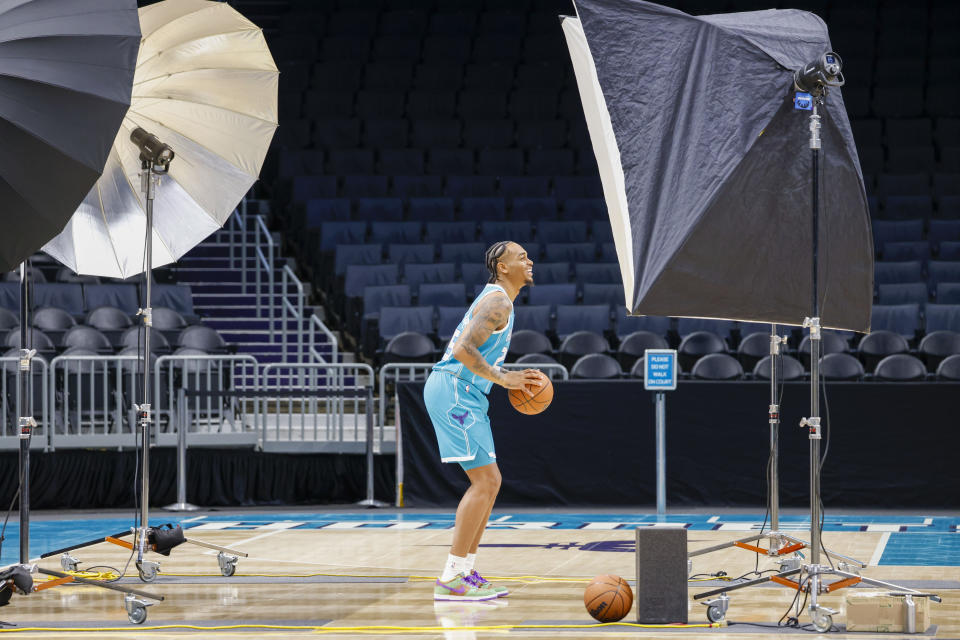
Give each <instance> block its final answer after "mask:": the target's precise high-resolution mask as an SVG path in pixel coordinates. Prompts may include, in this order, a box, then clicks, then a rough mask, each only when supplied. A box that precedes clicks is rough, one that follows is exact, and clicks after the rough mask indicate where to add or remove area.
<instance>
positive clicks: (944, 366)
mask: <svg viewBox="0 0 960 640" xmlns="http://www.w3.org/2000/svg"><path fill="white" fill-rule="evenodd" d="M937 380H951V381H960V355H953V356H949V357H948V358H945V359H944V360H943V362H941V363H940V366H938V367H937Z"/></svg>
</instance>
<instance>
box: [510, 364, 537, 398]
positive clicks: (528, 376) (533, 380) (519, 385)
mask: <svg viewBox="0 0 960 640" xmlns="http://www.w3.org/2000/svg"><path fill="white" fill-rule="evenodd" d="M500 384H501V385H502V386H503V387H505V388H507V389H520V390H522V391H523V392H524V393H525V394H527V395H528V396H531V397H533V391H531V390H530V387H536V388H537V389H539V388H540V387H542V386H543V374H542V373H540V372H539V371H538V370H537V369H524V370H523V371H504V372H503V377H502V378H501V382H500Z"/></svg>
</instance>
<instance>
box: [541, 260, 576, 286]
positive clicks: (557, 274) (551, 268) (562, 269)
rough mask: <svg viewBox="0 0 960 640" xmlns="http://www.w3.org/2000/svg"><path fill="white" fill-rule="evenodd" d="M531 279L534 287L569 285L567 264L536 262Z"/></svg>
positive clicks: (568, 267) (568, 265)
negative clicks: (534, 284) (534, 283)
mask: <svg viewBox="0 0 960 640" xmlns="http://www.w3.org/2000/svg"><path fill="white" fill-rule="evenodd" d="M533 279H534V282H536V286H540V285H544V284H569V282H570V263H569V262H538V263H537V264H535V265H534V266H533Z"/></svg>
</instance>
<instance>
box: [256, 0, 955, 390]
mask: <svg viewBox="0 0 960 640" xmlns="http://www.w3.org/2000/svg"><path fill="white" fill-rule="evenodd" d="M665 4H668V5H673V6H676V7H677V8H680V9H682V10H685V11H688V12H691V13H713V12H718V11H732V10H747V9H753V8H755V7H753V6H752V5H750V6H746V5H745V3H744V2H736V1H734V2H724V3H720V4H719V5H718V4H717V3H703V2H694V1H692V0H688V1H684V0H680V1H679V2H666V3H665ZM764 6H765V7H766V5H764ZM771 6H772V4H771ZM789 6H790V7H791V8H804V9H807V10H811V11H814V12H816V13H818V14H820V15H821V16H822V17H823V18H824V19H825V20H826V22H827V24H828V26H829V27H830V29H831V38H832V41H833V43H834V45H835V47H836V49H837V51H838V52H840V53H841V55H843V56H844V59H845V61H846V66H845V75H846V78H847V84H846V86H845V87H844V88H843V98H844V102H845V104H846V106H847V110H848V113H849V116H850V118H851V124H852V127H853V131H854V136H855V139H856V141H857V144H858V151H859V155H860V161H861V165H862V169H863V174H864V182H865V187H866V191H867V196H868V202H869V204H870V210H871V215H872V217H873V231H874V238H875V250H876V258H877V262H876V272H875V288H876V291H875V305H876V306H875V309H874V312H873V323H874V329H877V330H889V331H891V332H893V333H896V334H898V335H901V336H903V338H904V339H905V340H906V341H907V344H908V349H909V350H910V353H912V354H914V355H916V354H917V353H918V351H917V350H918V349H919V346H920V343H921V342H922V340H923V339H924V336H925V335H927V334H929V333H932V332H933V331H942V330H946V331H953V332H960V306H957V305H960V91H958V89H957V88H956V84H955V82H954V80H955V75H956V71H957V69H958V68H960V44H958V43H960V40H958V39H957V38H954V37H950V36H949V32H950V30H951V28H953V29H955V28H956V27H957V26H960V12H958V11H957V10H956V8H955V7H954V6H953V5H951V4H950V3H941V2H933V3H931V4H930V5H929V6H927V5H926V4H925V3H924V4H921V5H920V6H918V7H911V8H910V10H909V11H905V10H904V9H903V8H901V7H897V6H890V7H887V6H883V5H880V4H876V3H858V4H856V5H849V4H843V3H840V2H836V1H831V0H801V1H800V2H792V3H789ZM571 12H572V11H571V7H570V5H569V3H568V2H565V1H563V0H516V1H511V2H497V1H495V0H464V1H463V2H456V3H448V2H442V1H440V2H438V1H435V0H404V1H403V2H389V3H387V2H380V1H377V0H365V1H364V2H363V3H360V4H359V5H358V4H355V3H349V2H339V3H336V2H330V3H323V5H317V4H315V3H312V2H302V1H297V0H293V1H291V2H289V10H288V11H287V12H286V13H284V14H283V15H282V16H280V21H281V22H282V24H284V25H289V26H291V28H293V29H294V30H295V33H293V34H291V33H290V32H288V31H281V32H277V33H283V37H282V38H275V39H274V40H273V41H271V46H272V47H274V49H273V50H274V53H275V55H276V58H277V60H278V64H279V66H280V68H281V70H282V71H283V73H282V74H281V91H280V101H281V113H283V114H287V116H288V117H287V119H284V120H283V121H282V122H281V127H280V135H278V137H277V138H276V140H275V141H274V147H273V149H272V150H271V159H272V161H271V162H268V165H269V166H271V167H272V171H273V174H272V175H270V176H269V182H270V184H271V185H272V197H273V200H274V210H275V211H281V212H283V219H282V224H283V225H284V226H285V228H286V229H287V230H288V231H289V232H291V233H290V235H289V237H290V239H291V240H292V241H293V243H294V244H295V245H297V247H296V250H297V252H298V253H299V255H300V257H301V262H302V264H303V265H304V266H307V265H309V267H310V268H311V269H312V271H313V279H314V282H315V284H316V285H317V291H318V293H320V295H321V297H322V298H323V299H324V300H325V301H326V307H327V311H328V317H330V318H332V319H334V320H336V319H340V320H341V321H342V324H343V328H345V329H346V330H347V331H348V332H351V333H355V334H356V335H355V336H354V337H355V338H356V344H357V345H361V349H360V351H361V353H362V355H365V356H367V357H370V358H377V357H378V350H379V349H382V347H383V346H384V345H385V344H386V342H387V340H389V339H390V338H391V337H393V336H396V335H398V334H399V333H402V332H404V331H411V330H414V331H421V332H422V333H424V334H425V335H427V336H429V337H430V339H431V340H433V341H434V346H435V348H436V349H440V348H441V347H442V344H443V342H444V341H445V340H447V339H448V338H449V335H450V334H451V325H452V326H455V325H456V323H455V322H454V316H455V315H456V313H455V312H454V310H459V309H462V308H463V305H464V304H468V303H469V301H470V300H471V299H472V298H473V296H474V295H475V292H476V291H477V290H479V288H481V287H482V283H483V282H484V281H485V279H486V274H485V271H484V269H483V267H482V256H483V250H484V248H485V247H486V246H488V245H489V244H490V243H492V242H494V241H496V240H500V239H504V238H507V239H513V240H516V241H517V242H520V243H522V244H523V245H524V247H525V248H526V249H527V250H528V253H529V254H530V255H531V257H532V258H533V259H534V260H535V261H537V262H538V264H537V266H535V278H536V281H537V283H538V284H537V285H536V286H534V287H533V288H531V289H529V290H527V291H524V292H523V293H522V294H521V298H520V301H519V302H520V304H519V305H518V307H517V312H518V313H517V324H516V328H517V329H518V330H519V329H521V328H523V329H529V330H533V331H537V332H540V333H542V334H543V335H545V336H547V337H548V339H549V340H550V344H551V350H550V352H549V354H548V355H552V356H555V355H558V354H559V352H560V349H561V341H562V340H563V338H564V337H566V336H567V335H568V334H570V333H573V332H574V331H576V330H578V329H590V330H593V331H595V332H597V333H599V334H601V335H602V336H603V337H604V338H605V339H606V340H607V341H608V346H607V347H606V348H605V349H604V350H603V351H604V353H605V354H607V355H611V354H612V355H616V354H617V353H618V351H617V350H618V348H619V346H620V345H621V344H622V343H623V342H624V341H625V340H626V338H628V337H629V336H630V335H631V334H635V333H636V332H638V331H646V332H651V333H653V334H654V335H656V336H658V337H660V338H662V339H664V340H665V341H666V343H667V344H670V345H672V346H674V347H679V346H680V345H681V342H682V341H683V340H684V339H686V338H687V337H688V336H689V335H690V334H693V333H696V332H698V331H708V332H711V333H713V334H715V336H716V338H717V339H718V340H719V342H713V343H712V344H714V346H716V345H718V344H720V345H722V353H723V354H725V355H728V356H729V355H736V354H738V353H740V352H739V351H738V348H739V346H740V345H741V341H742V340H743V338H745V337H746V336H747V335H749V334H750V333H754V332H756V331H766V330H767V329H766V328H765V327H764V326H763V325H759V326H757V325H752V324H749V323H734V322H713V321H702V320H691V319H679V320H678V319H669V318H652V317H651V318H634V317H626V316H625V315H624V313H623V306H624V305H623V300H622V295H623V294H622V287H620V286H619V285H620V270H619V265H618V264H617V258H616V251H615V248H614V245H613V242H612V240H613V235H612V232H611V229H610V225H609V222H608V221H607V216H606V210H605V206H604V201H603V199H602V191H601V188H600V182H599V178H598V172H597V168H596V163H595V161H594V156H593V150H592V147H591V144H590V140H589V136H588V134H587V131H586V125H585V123H584V118H583V113H582V109H581V106H580V100H579V95H578V92H577V88H576V84H575V82H574V80H573V74H572V69H571V65H570V62H569V56H568V54H567V51H566V48H565V45H564V42H563V39H562V34H561V32H560V29H559V28H558V27H557V17H556V16H557V15H558V14H569V13H571ZM305 24H309V25H311V28H309V29H307V28H304V26H303V25H305ZM932 25H937V26H938V28H936V29H934V28H932ZM951 25H952V27H951ZM269 33H270V30H268V36H269ZM891 42H895V43H901V44H898V45H897V46H892V45H891V44H890V43H891ZM902 43H909V45H910V46H901V45H902ZM300 231H305V233H299V232H300ZM404 285H406V287H407V289H401V287H403V286H404ZM427 285H429V286H427ZM365 287H370V288H372V289H371V292H370V293H369V294H367V293H366V292H365ZM424 287H426V288H424ZM452 287H455V288H456V292H454V291H453V289H452ZM386 291H390V292H392V293H391V294H390V295H393V296H395V298H394V299H392V300H393V302H392V303H391V304H390V305H386V304H385V303H384V302H383V300H384V298H383V296H385V295H387V294H386V293H384V292H386ZM401 291H403V292H404V293H398V292H401ZM441 291H443V292H444V293H443V294H442V295H441V294H440V293H439V292H441ZM424 292H427V295H426V296H424ZM351 301H352V302H351ZM398 301H399V302H398ZM410 305H415V306H410ZM601 307H605V308H606V310H607V311H606V313H600V312H599V311H598V309H600V308H601ZM441 310H442V311H441ZM581 325H582V326H581ZM588 325H589V326H588ZM361 333H362V334H363V335H362V336H361V335H360V334H361ZM368 333H369V335H368ZM801 338H802V335H801V333H800V332H799V331H797V330H795V329H794V330H792V334H791V341H790V343H789V349H788V351H789V353H790V354H792V356H797V357H798V359H799V360H801V361H802V360H803V358H802V348H801V345H800V339H801ZM841 339H842V340H844V341H845V342H846V344H847V348H846V349H844V351H849V352H850V353H853V354H856V356H852V357H857V356H859V355H860V351H858V350H857V348H856V347H857V344H856V340H857V338H856V337H855V336H851V335H849V334H843V336H842V337H841ZM519 355H523V354H519ZM700 355H704V354H700ZM877 355H884V356H885V355H894V354H893V353H881V354H877ZM871 357H872V356H871ZM740 358H741V361H740V363H738V364H739V366H742V368H743V369H744V370H745V371H746V372H747V373H743V372H737V368H736V367H733V366H732V365H730V363H729V362H728V361H727V360H725V359H723V358H714V359H713V360H712V363H713V364H712V365H710V366H711V367H713V368H707V365H704V367H705V368H703V369H702V370H700V372H699V373H698V374H696V375H703V376H708V374H709V376H714V375H719V376H720V377H724V376H725V375H726V374H727V373H729V372H730V371H734V372H737V373H736V375H735V376H734V377H743V376H744V375H746V376H750V375H752V374H751V373H750V372H752V370H753V366H754V365H755V364H756V362H757V360H758V357H753V356H744V355H743V354H742V353H741V355H740ZM744 358H746V359H744ZM734 360H736V358H734ZM620 363H621V364H622V365H623V368H622V369H621V375H624V376H626V375H629V371H630V368H629V367H630V366H632V360H629V359H623V358H621V361H620ZM608 364H609V363H606V362H604V364H603V365H602V366H601V365H599V364H597V363H596V362H593V363H592V364H590V365H589V366H588V365H586V364H585V365H583V366H582V367H581V369H582V370H586V369H589V368H590V367H599V368H598V370H601V371H603V372H604V374H606V373H607V372H608V369H609V367H608V366H607V365H608ZM693 364H694V363H693V362H691V363H688V365H687V366H686V367H685V372H686V373H687V374H689V373H691V369H692V366H693ZM870 364H871V365H872V364H874V363H873V360H871V362H870ZM935 364H939V361H938V362H937V363H931V362H930V361H927V362H926V365H927V369H926V370H927V373H928V374H929V375H930V376H933V375H935V368H932V367H934V366H935ZM805 366H808V364H806V365H805ZM888 366H890V367H893V365H888ZM718 371H719V372H720V373H716V372H718ZM872 373H873V369H872V368H871V366H868V367H867V369H866V370H865V375H868V376H869V375H871V374H872ZM721 374H722V375H721ZM855 377H862V376H860V375H859V374H858V376H855Z"/></svg>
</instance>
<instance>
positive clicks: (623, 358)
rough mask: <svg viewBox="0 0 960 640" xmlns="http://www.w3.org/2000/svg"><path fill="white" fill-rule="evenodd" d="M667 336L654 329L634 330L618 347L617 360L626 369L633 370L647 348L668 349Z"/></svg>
mask: <svg viewBox="0 0 960 640" xmlns="http://www.w3.org/2000/svg"><path fill="white" fill-rule="evenodd" d="M669 346H670V345H669V344H667V340H666V338H664V337H663V336H661V335H658V334H656V333H653V332H652V331H634V332H633V333H631V334H630V335H628V336H626V337H624V338H623V339H622V340H621V341H620V345H619V346H618V347H617V360H618V361H619V362H620V366H621V367H622V368H623V370H624V371H631V370H632V368H633V365H634V363H635V362H636V361H637V360H638V359H641V360H642V359H643V355H644V352H646V350H647V349H668V348H669Z"/></svg>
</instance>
